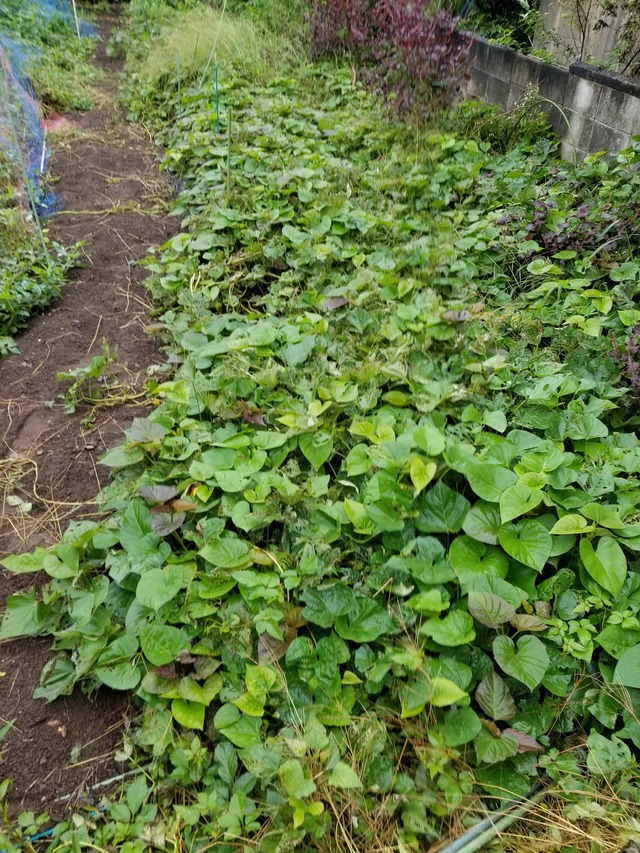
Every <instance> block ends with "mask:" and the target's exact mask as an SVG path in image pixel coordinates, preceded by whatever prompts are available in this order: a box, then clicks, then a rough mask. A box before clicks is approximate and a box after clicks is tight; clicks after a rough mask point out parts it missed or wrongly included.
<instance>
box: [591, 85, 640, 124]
mask: <svg viewBox="0 0 640 853" xmlns="http://www.w3.org/2000/svg"><path fill="white" fill-rule="evenodd" d="M595 118H596V120H597V121H599V122H600V124H606V125H608V126H609V127H613V128H616V129H617V130H620V131H622V132H624V133H633V132H635V131H634V128H635V127H638V125H639V124H640V99H639V98H636V97H634V95H628V94H626V93H625V92H620V91H618V90H616V89H607V88H605V87H604V86H602V87H601V88H600V97H599V98H598V107H597V110H596V113H595Z"/></svg>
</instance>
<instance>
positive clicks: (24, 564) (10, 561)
mask: <svg viewBox="0 0 640 853" xmlns="http://www.w3.org/2000/svg"><path fill="white" fill-rule="evenodd" d="M47 556H49V551H47V549H46V548H36V549H35V551H32V552H31V553H29V554H20V555H19V556H16V555H11V556H9V557H4V559H2V560H0V566H4V568H5V569H6V570H7V571H8V572H12V573H13V574H16V575H20V574H25V573H27V572H40V571H42V569H43V566H44V560H45V557H47Z"/></svg>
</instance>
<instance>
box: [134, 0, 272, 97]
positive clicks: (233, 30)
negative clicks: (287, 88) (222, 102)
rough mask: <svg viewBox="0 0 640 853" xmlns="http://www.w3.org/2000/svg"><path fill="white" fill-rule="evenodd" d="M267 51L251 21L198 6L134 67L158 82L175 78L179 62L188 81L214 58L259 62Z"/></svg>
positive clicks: (176, 24) (247, 63) (179, 21)
mask: <svg viewBox="0 0 640 853" xmlns="http://www.w3.org/2000/svg"><path fill="white" fill-rule="evenodd" d="M271 50H273V48H272V49H271ZM270 52H271V51H270V50H269V49H268V47H267V41H266V39H265V38H264V36H261V35H260V33H259V31H258V29H257V27H256V25H255V24H254V23H253V22H252V21H250V20H248V19H246V18H238V17H235V16H233V15H230V14H228V13H226V12H223V11H222V10H217V9H211V8H210V7H208V6H198V7H196V8H195V9H192V10H191V11H189V12H187V13H186V14H184V15H182V16H181V17H180V18H178V19H177V20H176V21H174V23H173V24H172V26H171V29H168V30H166V31H165V32H163V34H162V35H161V36H160V37H159V38H158V39H157V40H156V41H155V42H154V43H153V44H152V46H151V49H150V50H149V53H148V54H147V56H146V58H145V59H144V60H143V61H142V62H141V63H140V64H139V65H138V67H137V69H136V70H137V72H138V73H139V74H140V76H141V77H143V78H144V79H146V80H148V81H150V82H154V83H159V82H161V81H162V80H175V79H176V77H177V74H178V62H179V63H180V75H181V77H182V79H183V80H184V81H185V82H188V81H193V80H196V79H198V78H199V77H200V75H202V74H203V73H204V72H206V71H207V70H210V69H211V68H213V67H214V66H215V63H216V62H224V63H228V62H233V63H234V64H240V65H255V66H259V65H260V64H261V63H263V62H266V61H268V59H269V53H270Z"/></svg>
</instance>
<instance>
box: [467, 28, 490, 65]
mask: <svg viewBox="0 0 640 853" xmlns="http://www.w3.org/2000/svg"><path fill="white" fill-rule="evenodd" d="M489 48H490V45H489V42H488V41H487V40H486V39H483V38H482V37H481V36H476V37H475V40H474V42H473V44H472V45H471V51H470V60H471V64H472V65H473V66H475V67H476V68H479V69H480V70H481V71H487V70H488V67H487V66H488V64H489V62H488V59H489Z"/></svg>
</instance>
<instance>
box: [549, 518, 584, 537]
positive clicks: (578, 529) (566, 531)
mask: <svg viewBox="0 0 640 853" xmlns="http://www.w3.org/2000/svg"><path fill="white" fill-rule="evenodd" d="M593 529H594V527H593V525H592V524H589V522H588V521H587V520H586V519H585V518H583V517H582V516H581V515H575V514H573V513H569V514H567V515H564V516H563V517H562V518H559V519H558V520H557V521H556V523H555V524H554V525H553V527H552V528H551V530H550V533H551V534H552V535H554V536H567V535H571V534H576V533H578V534H579V533H588V532H589V531H590V530H593Z"/></svg>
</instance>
